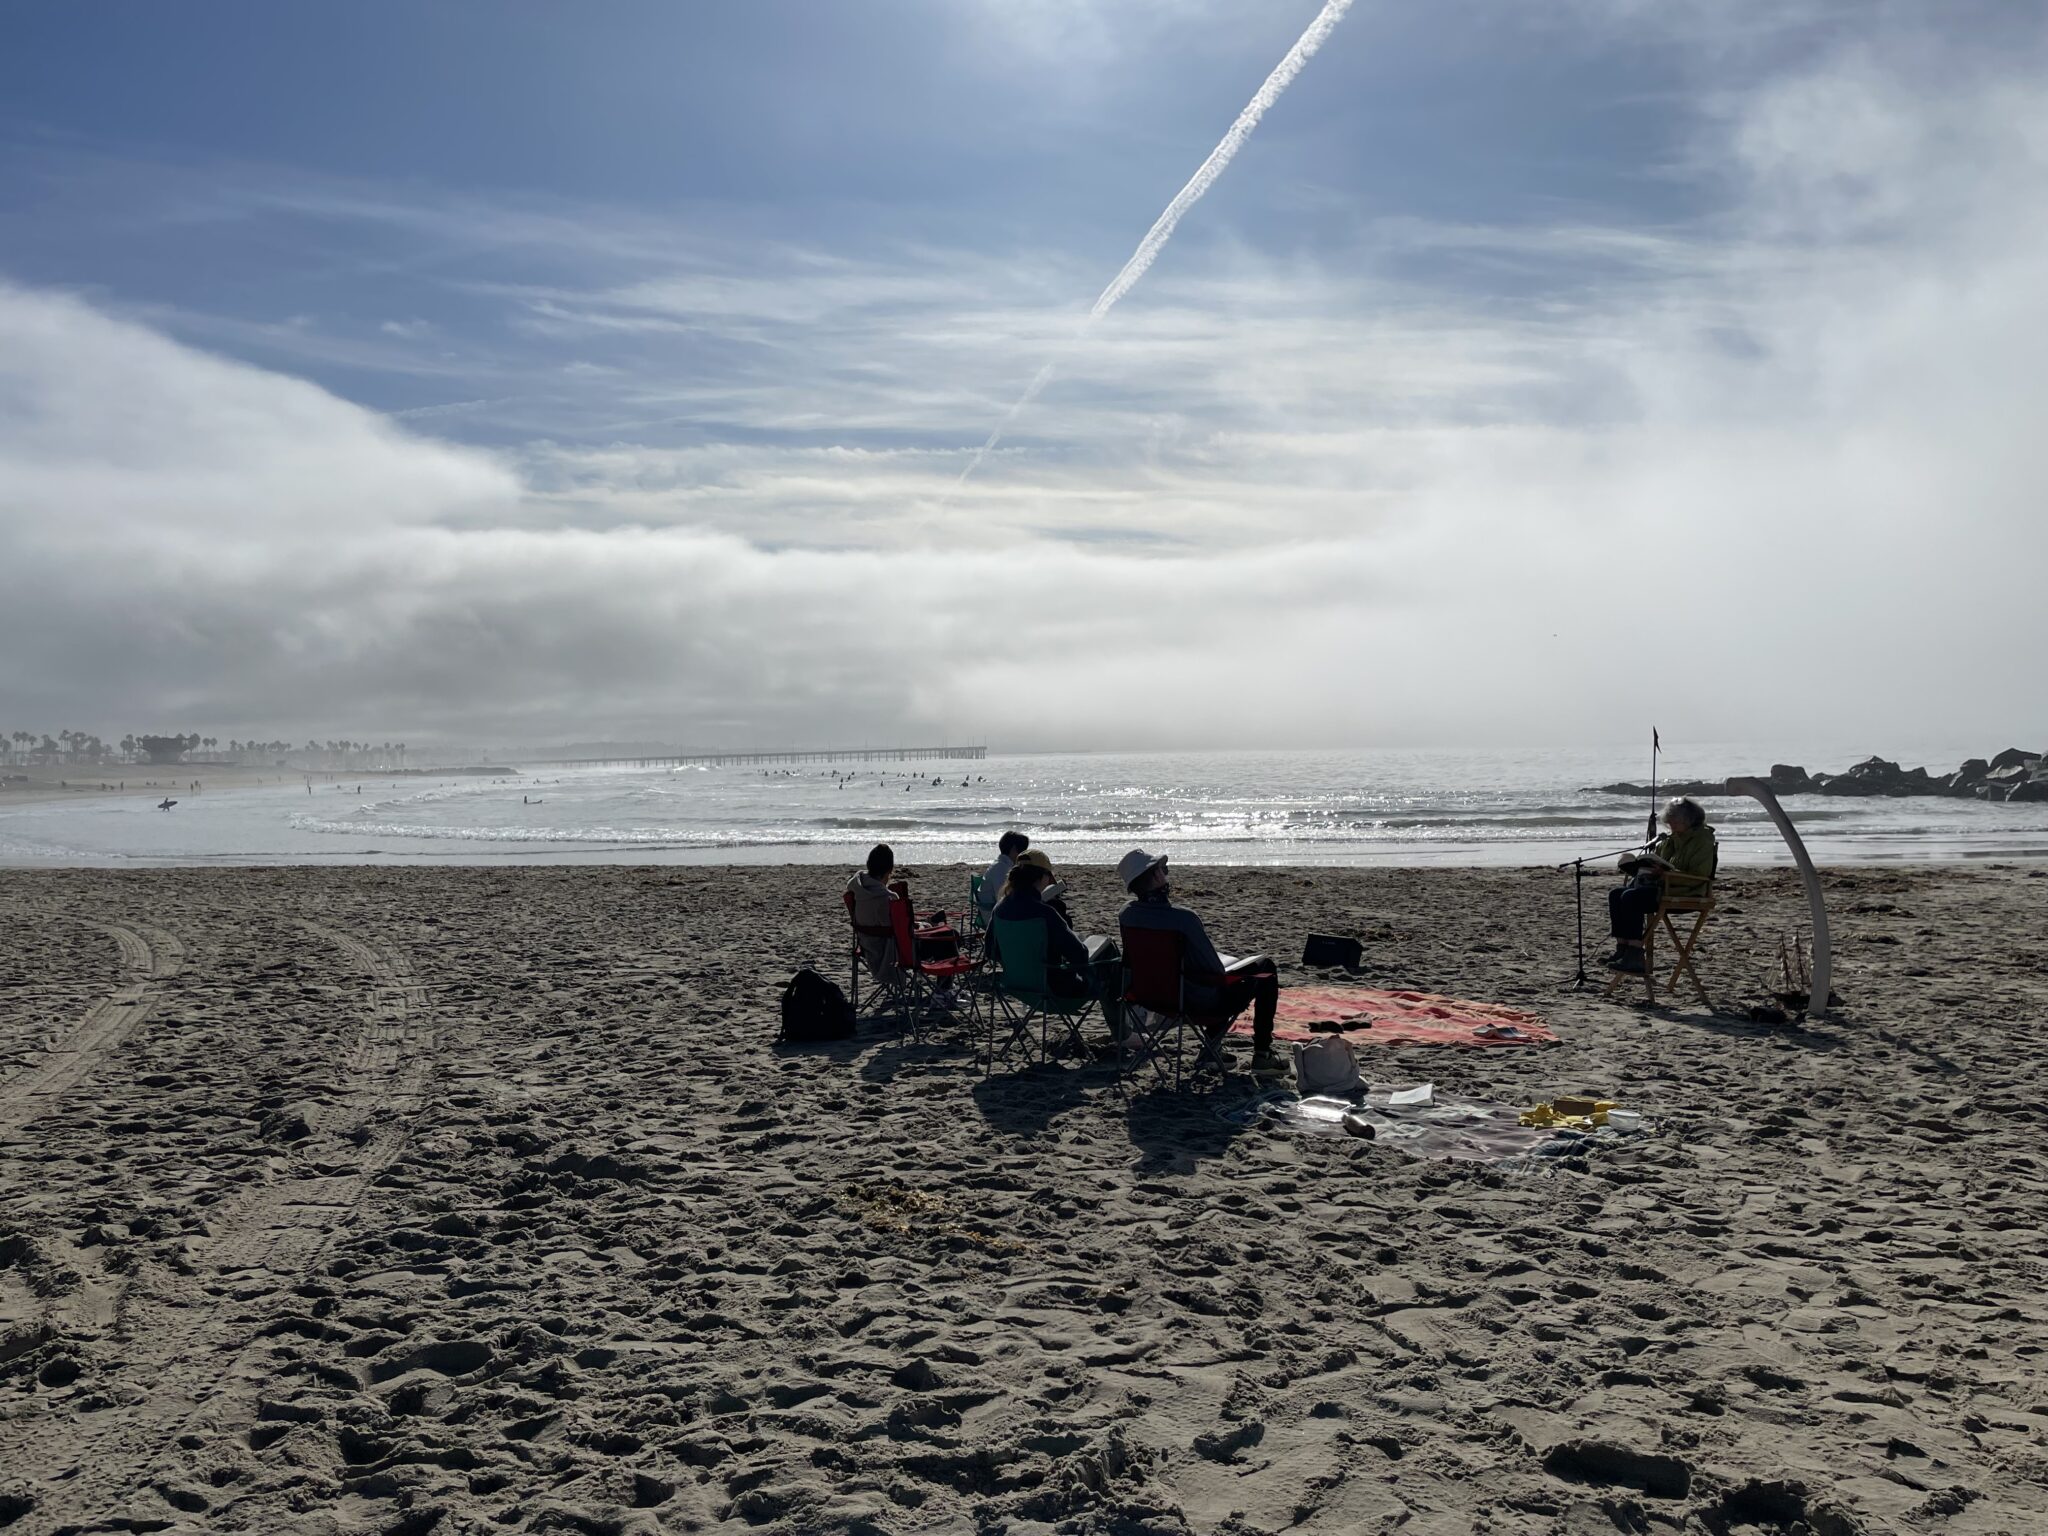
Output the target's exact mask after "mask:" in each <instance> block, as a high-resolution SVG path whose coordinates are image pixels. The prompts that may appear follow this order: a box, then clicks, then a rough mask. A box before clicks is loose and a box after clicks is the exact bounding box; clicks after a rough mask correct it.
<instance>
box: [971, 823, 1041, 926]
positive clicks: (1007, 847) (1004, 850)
mask: <svg viewBox="0 0 2048 1536" xmlns="http://www.w3.org/2000/svg"><path fill="white" fill-rule="evenodd" d="M1030 846H1031V839H1030V838H1029V837H1027V836H1025V835H1024V834H1023V833H1022V832H1005V833H1004V834H1003V835H1002V837H1001V838H1000V839H999V840H998V841H997V843H996V861H995V863H993V864H991V865H989V867H988V873H987V874H985V875H983V876H982V877H981V889H980V891H979V892H977V893H976V895H975V898H974V900H975V904H976V905H977V906H979V907H980V908H981V915H982V916H983V917H987V916H988V915H989V914H990V913H991V912H993V911H995V909H996V903H997V902H998V901H1000V900H1002V896H1003V882H1004V881H1005V880H1007V879H1009V878H1010V870H1011V868H1012V866H1014V865H1015V864H1016V862H1017V856H1018V855H1019V854H1021V853H1022V852H1023V851H1024V850H1025V849H1027V848H1029V847H1030Z"/></svg>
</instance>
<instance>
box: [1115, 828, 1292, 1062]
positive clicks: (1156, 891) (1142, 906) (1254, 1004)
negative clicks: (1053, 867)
mask: <svg viewBox="0 0 2048 1536" xmlns="http://www.w3.org/2000/svg"><path fill="white" fill-rule="evenodd" d="M1116 872H1117V877H1118V878H1119V879H1121V880H1122V881H1123V883H1124V889H1126V890H1128V891H1129V892H1130V893H1131V904H1130V905H1129V906H1127V907H1125V908H1124V910H1123V913H1122V915H1121V916H1120V917H1119V918H1118V919H1117V921H1118V923H1119V925H1120V926H1122V927H1125V928H1151V929H1163V930H1166V931H1168V932H1172V933H1178V934H1179V935H1180V936H1181V940H1182V949H1181V956H1182V959H1181V965H1182V975H1183V978H1184V981H1183V986H1184V994H1185V997H1186V999H1187V1007H1188V1012H1189V1013H1190V1014H1191V1015H1192V1016H1193V1017H1194V1018H1197V1019H1200V1020H1201V1021H1202V1022H1203V1024H1205V1025H1206V1026H1207V1028H1208V1035H1209V1040H1210V1043H1211V1044H1214V1043H1215V1042H1216V1041H1218V1040H1220V1039H1222V1037H1223V1036H1224V1035H1225V1034H1226V1033H1228V1032H1229V1029H1230V1026H1231V1023H1232V1022H1233V1021H1234V1020H1235V1019H1236V1018H1237V1016H1238V1015H1239V1014H1241V1013H1243V1012H1244V1011H1245V1009H1247V1008H1250V1009H1251V1010H1252V1070H1253V1071H1254V1072H1279V1071H1282V1070H1284V1069H1285V1064H1284V1063H1283V1062H1282V1061H1281V1060H1280V1058H1279V1056H1277V1055H1276V1054H1275V1053H1274V1051H1273V1017H1274V1014H1275V1013H1276V1012H1278V1010H1279V1006H1280V968H1279V967H1278V966H1277V965H1275V964H1274V963H1273V961H1272V959H1271V957H1270V956H1267V955H1253V956H1251V957H1249V958H1248V959H1244V960H1231V961H1225V960H1224V958H1223V957H1222V956H1221V955H1219V954H1217V953H1216V946H1215V945H1214V944H1212V943H1210V942H1209V932H1208V930H1207V929H1206V928H1204V927H1203V926H1202V920H1201V918H1199V917H1197V916H1196V915H1195V914H1194V913H1193V912H1190V911H1189V910H1188V909H1187V908H1186V907H1176V906H1175V905H1174V904H1173V902H1172V901H1171V900H1170V899H1169V898H1170V895H1171V891H1172V887H1171V884H1170V882H1169V881H1168V878H1167V873H1166V855H1165V854H1163V853H1161V854H1151V853H1147V852H1145V851H1144V849H1142V848H1133V849H1132V850H1131V851H1130V852H1129V853H1127V854H1125V855H1124V856H1123V858H1122V859H1120V860H1119V861H1118V862H1117V866H1116Z"/></svg>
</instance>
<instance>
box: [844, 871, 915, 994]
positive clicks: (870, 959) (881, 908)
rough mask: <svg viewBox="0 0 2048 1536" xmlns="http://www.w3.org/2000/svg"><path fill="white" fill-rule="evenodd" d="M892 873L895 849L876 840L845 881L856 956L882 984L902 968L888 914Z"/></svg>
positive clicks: (894, 893) (891, 893)
mask: <svg viewBox="0 0 2048 1536" xmlns="http://www.w3.org/2000/svg"><path fill="white" fill-rule="evenodd" d="M895 873H896V851H895V849H893V848H891V847H890V846H889V845H888V844H887V843H877V844H875V846H874V847H872V848H870V849H869V850H868V859H867V864H866V865H865V867H863V868H861V869H857V870H855V871H854V872H853V878H852V879H851V880H849V881H847V882H846V888H847V890H849V891H851V892H852V893H853V920H854V922H855V923H856V924H857V925H858V926H859V928H860V930H861V932H860V934H859V939H860V957H861V959H862V960H864V961H866V962H867V968H868V970H869V971H870V972H872V973H873V974H874V977H875V979H876V980H877V981H880V982H883V983H884V984H887V983H889V982H893V981H894V980H895V979H896V973H897V971H898V970H900V969H901V968H902V967H901V966H900V965H899V964H898V962H897V959H896V940H895V938H894V937H893V932H894V930H893V929H891V927H890V917H889V902H890V901H891V900H892V899H893V898H894V897H895V895H896V894H897V893H896V891H894V890H892V889H891V885H890V881H891V877H892V876H893V875H894V874H895Z"/></svg>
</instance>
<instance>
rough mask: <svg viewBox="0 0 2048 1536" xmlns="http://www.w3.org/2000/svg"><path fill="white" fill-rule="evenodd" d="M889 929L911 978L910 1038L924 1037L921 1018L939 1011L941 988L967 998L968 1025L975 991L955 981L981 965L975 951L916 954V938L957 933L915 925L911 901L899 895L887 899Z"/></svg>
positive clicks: (897, 951) (905, 969)
mask: <svg viewBox="0 0 2048 1536" xmlns="http://www.w3.org/2000/svg"><path fill="white" fill-rule="evenodd" d="M889 923H890V932H891V934H892V935H893V936H894V938H895V941H896V954H897V957H898V960H899V961H900V963H901V967H902V969H903V971H904V972H905V973H906V974H907V975H908V976H909V978H910V989H909V990H910V1005H911V1010H912V1011H911V1021H910V1033H911V1036H912V1038H913V1039H918V1040H922V1039H923V1038H924V1022H925V1020H926V1019H928V1018H930V1017H931V1016H932V1015H933V1014H934V1013H937V1012H939V1011H940V1010H939V1008H938V996H939V993H940V991H941V990H943V989H945V988H953V989H954V995H955V996H956V997H965V998H966V999H967V1020H968V1024H969V1027H970V1028H971V1027H972V1026H973V1023H974V993H973V992H972V991H971V990H967V989H965V988H962V987H957V986H956V985H955V984H956V983H961V982H964V981H966V980H967V978H969V977H971V976H972V975H973V974H974V973H975V972H976V971H978V970H980V969H981V959H980V957H979V956H975V955H965V954H952V955H945V956H941V957H937V958H934V959H930V960H925V959H921V958H919V956H918V952H917V951H918V940H920V939H925V940H931V939H938V938H953V939H955V940H956V941H957V938H958V935H956V934H954V933H953V930H952V929H950V928H943V927H927V928H919V927H917V923H916V918H915V917H914V916H913V915H912V913H911V910H910V903H909V902H908V901H907V900H905V899H904V898H903V897H901V896H898V897H895V898H893V899H892V900H891V901H890V902H889Z"/></svg>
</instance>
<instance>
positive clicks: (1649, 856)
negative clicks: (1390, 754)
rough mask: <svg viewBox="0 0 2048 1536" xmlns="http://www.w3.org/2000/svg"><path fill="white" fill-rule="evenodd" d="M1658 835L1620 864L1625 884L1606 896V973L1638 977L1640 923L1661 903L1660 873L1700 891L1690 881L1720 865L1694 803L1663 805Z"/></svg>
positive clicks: (1702, 813) (1718, 854) (1701, 811)
mask: <svg viewBox="0 0 2048 1536" xmlns="http://www.w3.org/2000/svg"><path fill="white" fill-rule="evenodd" d="M1664 827H1665V832H1664V835H1663V836H1662V837H1660V838H1658V839H1657V841H1656V842H1655V843H1653V844H1651V845H1650V848H1649V850H1648V851H1647V852H1646V853H1642V854H1630V855H1627V856H1626V857H1624V858H1623V859H1622V861H1621V872H1622V873H1623V874H1624V875H1627V876H1628V877H1629V878H1628V882H1627V884H1625V885H1617V886H1616V887H1615V888H1614V889H1613V890H1611V891H1609V892H1608V893H1607V926H1608V929H1609V931H1610V932H1612V933H1613V935H1614V953H1613V954H1611V955H1609V956H1608V957H1607V967H1608V969H1609V970H1615V971H1626V972H1627V973H1628V974H1629V975H1631V976H1640V975H1642V974H1643V924H1644V923H1645V922H1646V921H1648V919H1649V917H1650V915H1651V914H1652V913H1654V912H1655V911H1656V910H1657V904H1658V903H1659V902H1661V901H1662V900H1663V899H1664V874H1665V871H1667V870H1671V871H1675V872H1677V873H1678V874H1681V875H1689V876H1691V877H1692V880H1688V881H1686V882H1684V884H1685V886H1686V887H1687V889H1685V890H1681V891H1680V892H1679V894H1680V895H1687V894H1690V893H1691V892H1692V891H1694V890H1704V889H1705V886H1704V885H1694V883H1693V881H1707V880H1711V879H1713V878H1714V873H1715V870H1716V869H1717V868H1718V867H1719V865H1720V862H1721V850H1720V848H1719V846H1718V845H1717V844H1716V843H1715V841H1714V829H1713V828H1712V827H1710V826H1708V825H1707V813H1706V811H1705V810H1704V809H1702V808H1701V806H1700V803H1699V802H1698V801H1697V800H1691V799H1679V800H1673V801H1672V802H1671V803H1670V804H1669V805H1667V806H1665V807H1664Z"/></svg>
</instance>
